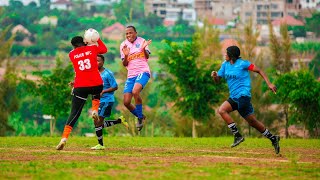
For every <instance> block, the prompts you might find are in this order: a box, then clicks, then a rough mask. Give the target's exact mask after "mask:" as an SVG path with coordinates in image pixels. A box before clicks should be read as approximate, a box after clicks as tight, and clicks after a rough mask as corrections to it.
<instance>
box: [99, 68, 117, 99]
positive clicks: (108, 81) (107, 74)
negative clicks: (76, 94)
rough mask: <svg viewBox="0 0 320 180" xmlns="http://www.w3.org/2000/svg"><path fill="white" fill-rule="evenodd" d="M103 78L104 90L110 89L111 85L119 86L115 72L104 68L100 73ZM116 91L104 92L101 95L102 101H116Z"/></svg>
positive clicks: (113, 86)
mask: <svg viewBox="0 0 320 180" xmlns="http://www.w3.org/2000/svg"><path fill="white" fill-rule="evenodd" d="M100 75H101V78H102V80H103V90H105V89H108V88H110V87H112V88H115V87H117V86H118V84H117V82H116V80H115V78H114V75H113V73H112V72H111V71H110V70H108V69H104V71H103V72H101V73H100ZM113 94H114V91H113V92H107V93H103V94H102V96H101V97H100V102H114V95H113Z"/></svg>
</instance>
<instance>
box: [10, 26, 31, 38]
mask: <svg viewBox="0 0 320 180" xmlns="http://www.w3.org/2000/svg"><path fill="white" fill-rule="evenodd" d="M17 32H21V33H24V34H27V35H31V33H30V31H29V30H28V29H27V28H25V27H24V26H23V25H21V24H18V25H16V26H15V27H13V28H12V30H11V33H12V34H16V33H17Z"/></svg>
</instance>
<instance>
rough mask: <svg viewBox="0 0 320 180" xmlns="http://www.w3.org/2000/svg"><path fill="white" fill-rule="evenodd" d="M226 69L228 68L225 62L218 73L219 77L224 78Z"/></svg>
mask: <svg viewBox="0 0 320 180" xmlns="http://www.w3.org/2000/svg"><path fill="white" fill-rule="evenodd" d="M225 67H226V61H224V62H223V63H222V64H221V67H220V69H219V71H218V76H220V77H222V78H224V74H225Z"/></svg>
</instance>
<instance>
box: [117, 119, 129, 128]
mask: <svg viewBox="0 0 320 180" xmlns="http://www.w3.org/2000/svg"><path fill="white" fill-rule="evenodd" d="M119 119H120V121H121V124H122V125H123V126H124V127H125V128H126V129H127V130H129V124H128V122H127V121H126V118H124V117H123V116H120V117H119Z"/></svg>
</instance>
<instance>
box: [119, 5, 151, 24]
mask: <svg viewBox="0 0 320 180" xmlns="http://www.w3.org/2000/svg"><path fill="white" fill-rule="evenodd" d="M113 12H114V15H115V16H116V18H117V20H118V21H119V22H120V23H121V24H127V23H132V20H133V19H142V18H144V17H145V15H144V3H143V1H142V0H121V1H120V2H119V3H116V4H114V6H113Z"/></svg>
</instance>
